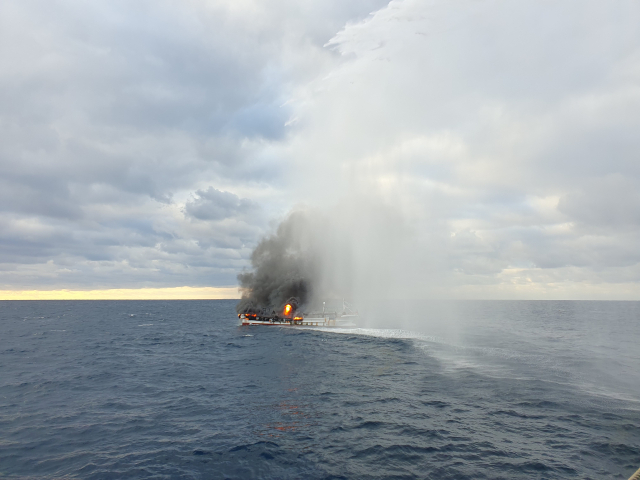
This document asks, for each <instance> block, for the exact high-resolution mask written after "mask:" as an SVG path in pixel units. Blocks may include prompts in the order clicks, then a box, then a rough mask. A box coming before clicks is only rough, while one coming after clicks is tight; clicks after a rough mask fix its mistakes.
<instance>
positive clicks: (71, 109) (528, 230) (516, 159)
mask: <svg viewBox="0 0 640 480" xmlns="http://www.w3.org/2000/svg"><path fill="white" fill-rule="evenodd" d="M370 12H374V13H373V14H372V15H369V13H370ZM639 21H640V7H638V5H637V3H636V2H633V1H630V0H624V1H621V2H615V3H603V2H598V1H591V0H586V1H580V2H578V1H573V0H565V1H561V2H554V3H545V4H541V3H539V2H536V1H528V0H527V1H522V2H509V1H506V0H498V1H479V2H476V1H473V2H471V1H468V2H467V1H465V2H461V3H460V2H458V3H451V2H445V1H440V0H433V1H429V2H423V1H418V0H402V1H392V2H390V3H388V2H387V1H378V0H366V1H365V0H353V1H348V2H345V1H338V0H330V1H325V2H319V1H310V2H298V1H294V0H282V1H279V2H271V3H269V4H268V5H267V4H265V3H264V2H259V1H255V0H237V1H233V2H230V1H221V0H215V1H204V0H188V1H185V2H176V1H172V0H161V1H154V2H151V1H142V2H136V3H131V2H122V1H115V2H113V1H109V2H107V1H96V2H91V3H86V2H78V1H74V0H72V1H51V2H46V4H43V3H42V2H35V1H31V0H26V1H23V2H5V3H3V4H2V5H0V286H3V287H2V288H4V289H7V290H14V289H15V288H17V287H20V286H23V287H25V288H27V287H28V288H39V286H43V285H44V286H51V287H52V288H53V287H56V288H75V287H77V286H79V285H80V286H82V287H83V288H90V287H91V288H96V289H103V288H113V287H121V286H123V285H129V286H161V287H173V286H177V285H194V286H198V285H230V284H233V283H234V282H235V277H236V274H237V272H238V271H240V270H241V269H242V268H243V267H246V266H247V265H248V264H249V263H248V262H249V256H250V253H251V250H252V248H253V247H254V246H255V245H256V244H257V243H258V241H259V239H260V238H262V237H263V236H264V235H265V234H266V233H268V232H270V231H272V230H273V229H274V228H275V227H274V224H273V223H271V224H270V223H269V222H270V221H272V220H274V219H275V220H276V222H275V223H277V220H278V219H282V218H284V216H285V213H286V212H287V211H289V210H290V209H291V207H292V206H294V205H296V204H299V203H304V204H307V205H310V206H311V207H315V208H318V209H321V210H323V211H324V212H325V213H326V214H327V215H329V216H335V217H336V218H337V219H338V220H337V221H339V222H342V223H343V224H341V226H340V229H339V230H340V231H347V230H348V229H347V228H346V227H347V226H348V224H349V222H351V223H352V224H353V225H354V228H357V229H359V231H360V232H361V234H362V238H366V239H368V240H367V241H361V242H360V243H359V244H358V243H353V244H351V245H349V246H348V248H347V250H349V249H351V250H352V251H353V252H354V254H353V255H354V260H353V261H354V262H355V264H356V265H360V266H361V267H362V268H360V267H358V271H357V272H347V273H345V275H346V276H347V277H349V278H350V279H354V278H356V279H357V278H376V279H378V280H377V284H376V285H377V286H376V287H375V288H374V289H373V290H375V292H377V293H376V294H378V293H380V292H382V291H383V290H384V288H385V286H386V287H388V288H389V289H390V291H391V290H394V289H395V291H398V290H402V289H411V291H412V292H413V293H412V294H415V295H419V294H422V293H424V292H433V293H434V295H435V294H437V295H440V294H445V293H446V294H451V295H454V294H456V293H457V294H461V295H462V294H464V295H472V294H473V295H478V296H481V295H486V296H492V295H493V296H495V294H496V292H501V293H500V294H503V295H507V296H518V295H525V296H526V295H529V294H527V293H523V292H525V291H528V292H536V293H535V295H538V296H544V294H545V293H544V292H548V293H549V295H552V294H553V295H555V294H556V293H557V292H560V291H564V292H573V293H571V294H572V295H575V292H577V291H579V288H578V286H579V285H588V286H589V288H587V287H585V289H584V291H589V292H591V293H590V295H591V294H593V291H594V290H593V289H595V288H600V289H601V291H603V292H604V291H608V292H611V291H612V290H611V288H610V285H611V284H612V283H615V282H626V283H625V284H626V285H631V284H633V282H636V281H638V277H637V269H638V262H640V259H639V258H638V254H637V248H636V247H635V245H637V243H638V240H639V237H640V226H639V218H640V217H639V213H638V212H639V211H640V210H639V208H640V207H639V206H638V205H639V200H638V196H637V194H636V192H637V191H638V187H639V186H640V162H638V156H637V152H638V151H640V144H639V142H640V140H639V137H638V135H637V131H639V130H640V113H639V112H640V90H639V89H638V86H637V85H638V81H639V80H640V33H639V31H638V29H637V25H638V22H639ZM389 225H393V226H394V228H396V229H397V230H398V231H400V232H402V234H401V235H387V233H388V232H389V231H390V228H389ZM343 227H344V229H343ZM385 251H386V252H390V253H388V254H386V255H385V254H384V253H383V252H385ZM406 252H410V254H409V253H406ZM380 256H384V257H385V261H384V262H382V264H381V267H380V268H379V269H375V268H373V267H371V268H369V269H368V268H365V267H366V266H367V265H371V262H370V261H369V260H370V259H371V258H374V257H380ZM338 263H342V262H338ZM336 268H337V267H336ZM354 268H355V267H354ZM389 278H402V279H403V281H402V282H400V283H402V285H400V284H395V285H391V284H390V283H389V282H387V280H386V279H389ZM527 279H528V280H527ZM405 280H406V281H405ZM349 281H351V280H349ZM353 282H356V280H353ZM385 282H387V283H385ZM562 282H565V284H566V285H571V287H567V288H564V289H563V287H562V286H561V285H562ZM363 284H364V285H367V286H370V284H371V282H363ZM514 285H515V286H517V288H516V287H514ZM598 285H600V287H597V286H598ZM372 288H373V287H372ZM527 289H529V290H527ZM627 291H631V290H627ZM421 292H422V293H421ZM532 295H533V294H532Z"/></svg>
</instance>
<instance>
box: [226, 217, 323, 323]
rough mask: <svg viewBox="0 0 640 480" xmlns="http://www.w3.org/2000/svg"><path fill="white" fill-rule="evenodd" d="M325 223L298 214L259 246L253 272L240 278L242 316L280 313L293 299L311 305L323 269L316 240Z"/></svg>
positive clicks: (241, 274) (238, 307) (288, 219)
mask: <svg viewBox="0 0 640 480" xmlns="http://www.w3.org/2000/svg"><path fill="white" fill-rule="evenodd" d="M321 221H322V217H321V216H320V215H318V214H314V213H311V212H310V211H302V210H299V211H295V212H293V213H291V214H290V215H289V216H288V217H287V218H286V219H285V220H284V221H283V222H282V223H281V224H280V225H279V226H278V229H277V231H276V233H275V234H274V235H271V236H269V237H266V238H264V239H263V240H262V241H261V242H260V243H259V244H258V246H257V247H256V248H255V250H254V251H253V253H252V254H251V266H252V268H253V270H252V271H249V272H242V273H240V274H239V275H238V281H239V283H240V288H241V291H242V298H241V300H240V302H239V303H238V305H237V306H236V310H237V311H238V313H240V312H250V311H253V312H258V311H265V310H266V311H269V312H270V311H271V310H274V309H276V310H279V309H280V308H281V307H282V305H284V303H285V302H286V301H287V300H288V299H289V298H291V297H296V298H297V299H298V301H299V305H300V306H304V305H306V304H308V303H309V301H310V300H311V298H312V297H313V295H314V293H316V292H317V290H318V279H319V278H320V272H321V269H322V268H321V261H322V258H321V257H322V255H321V254H320V249H319V248H318V247H319V245H318V237H317V236H316V235H318V234H319V232H320V231H321V230H322V228H321V225H320V223H321Z"/></svg>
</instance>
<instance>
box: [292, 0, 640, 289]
mask: <svg viewBox="0 0 640 480" xmlns="http://www.w3.org/2000/svg"><path fill="white" fill-rule="evenodd" d="M639 19H640V8H638V5H637V4H636V3H634V2H621V3H618V4H615V5H612V4H606V5H605V4H602V3H600V2H590V1H587V2H581V3H577V2H572V1H565V2H557V3H554V4H553V5H551V4H544V5H543V4H540V3H539V2H529V1H526V2H518V3H513V2H507V1H498V2H463V3H462V4H460V3H457V4H452V3H450V2H440V1H434V2H421V1H414V0H404V1H393V2H391V3H390V4H389V6H388V7H386V8H383V9H381V10H379V11H377V12H376V13H375V14H374V15H372V16H371V17H370V18H368V19H366V20H363V21H361V22H359V23H357V24H353V25H350V26H347V27H345V28H344V29H343V30H342V31H340V32H339V33H338V34H337V35H336V36H335V37H334V38H333V39H331V40H330V41H329V42H328V44H327V45H328V47H330V48H333V49H334V50H335V51H336V52H338V53H340V54H341V55H342V56H343V58H344V59H345V61H344V62H343V63H342V64H341V65H340V66H339V67H337V68H335V69H334V70H333V71H332V72H331V75H328V76H325V77H324V78H322V79H318V80H317V81H315V82H313V83H311V84H309V85H308V86H307V87H306V88H305V89H302V90H300V92H299V99H298V102H297V103H296V109H295V110H294V116H295V117H296V118H297V119H298V122H297V123H296V125H295V139H294V140H293V141H292V142H291V144H292V153H291V155H292V157H293V158H295V159H299V161H298V163H297V168H298V169H299V172H300V175H299V178H300V179H301V182H300V184H299V192H298V195H299V196H302V195H306V196H307V197H313V198H314V201H315V202H317V203H319V204H330V203H331V202H332V199H333V198H336V197H338V196H340V195H341V192H347V191H348V192H357V194H358V195H362V196H370V197H375V198H378V199H383V200H384V201H385V202H387V204H389V205H392V206H393V207H394V208H395V209H396V210H397V211H398V212H401V214H402V216H403V218H404V221H405V222H406V223H407V224H408V225H411V228H412V231H413V234H412V235H414V237H415V240H414V242H415V244H416V245H421V246H422V248H423V249H424V250H427V251H431V254H430V255H431V257H433V258H438V257H440V258H444V259H446V262H444V263H441V264H440V265H439V266H438V268H439V269H440V270H439V272H438V275H439V277H440V278H441V280H442V284H443V285H446V287H445V288H444V289H438V288H435V287H433V285H429V284H425V285H424V289H423V290H424V294H425V295H429V292H432V291H435V292H438V294H442V293H444V294H451V292H462V291H465V290H464V288H465V285H480V284H481V285H483V287H482V289H480V288H475V290H474V291H475V292H476V294H480V292H482V291H484V292H485V293H486V294H487V295H491V294H492V292H495V291H501V292H507V291H508V292H510V293H509V295H522V292H523V291H524V289H525V287H526V285H529V284H528V283H527V284H526V285H525V284H523V286H522V289H521V290H520V291H519V292H517V291H515V290H513V289H511V290H509V289H504V288H502V287H503V286H504V285H505V284H510V283H511V282H512V281H514V282H515V281H516V279H517V278H520V277H522V275H527V273H526V272H531V275H530V277H531V278H532V279H534V278H535V279H537V281H539V282H541V283H536V281H533V282H532V283H531V284H530V288H531V290H530V291H534V290H535V291H536V292H537V295H544V293H541V292H544V291H545V288H547V287H545V285H546V284H545V282H547V285H550V284H551V283H554V284H557V283H558V281H559V280H558V278H560V277H562V276H563V275H566V277H564V278H562V281H565V282H572V281H585V282H586V281H588V282H593V283H594V284H595V283H600V284H602V283H608V282H612V281H616V280H615V278H616V276H615V275H611V274H610V272H612V271H613V270H611V269H612V268H615V269H617V270H616V271H617V272H618V274H619V275H620V281H622V278H627V279H629V278H636V277H635V274H630V275H622V274H621V273H620V272H621V270H620V269H625V268H626V269H628V270H629V272H632V271H635V269H636V268H637V265H638V262H640V258H639V257H638V255H637V253H636V252H637V248H636V247H635V245H637V240H638V235H639V234H640V223H639V222H638V216H637V204H638V199H637V195H636V193H635V192H636V191H637V186H638V180H639V179H640V170H639V168H640V167H639V166H640V163H639V162H638V157H637V152H638V150H639V147H640V144H639V143H638V142H639V137H638V136H637V135H636V134H635V133H634V132H636V131H637V130H638V129H639V128H640V113H639V112H640V96H639V92H640V91H639V90H638V88H637V81H638V78H639V77H638V75H639V73H640V70H639V69H638V65H640V63H639V59H640V34H639V33H638V30H637V28H636V22H637V21H638V20H639ZM319 185H320V186H322V187H321V188H318V186H319ZM361 234H362V236H363V240H362V241H363V242H364V243H366V241H367V240H366V238H368V236H369V235H368V234H367V232H361ZM395 248H396V249H399V248H402V247H400V246H396V247H395ZM414 258H415V262H414V265H413V267H411V269H410V271H411V272H414V273H415V272H419V271H420V270H424V269H426V268H431V267H432V265H430V264H429V258H428V256H424V255H423V256H422V258H418V257H417V256H416V257H414ZM523 272H524V273H523ZM554 272H555V273H554ZM551 278H554V279H555V280H553V281H551V280H550V279H551ZM545 279H546V280H545ZM578 279H580V280H578ZM586 279H588V280H586ZM534 287H535V288H534ZM492 289H493V290H492ZM574 292H575V291H574ZM574 294H575V293H574Z"/></svg>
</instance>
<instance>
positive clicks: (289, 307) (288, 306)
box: [284, 303, 291, 315]
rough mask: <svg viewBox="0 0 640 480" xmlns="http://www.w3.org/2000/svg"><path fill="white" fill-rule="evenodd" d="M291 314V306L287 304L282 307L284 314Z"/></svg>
mask: <svg viewBox="0 0 640 480" xmlns="http://www.w3.org/2000/svg"><path fill="white" fill-rule="evenodd" d="M290 313H291V305H289V304H288V303H287V304H286V305H285V306H284V314H285V315H289V314H290Z"/></svg>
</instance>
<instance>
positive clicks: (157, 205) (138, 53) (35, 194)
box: [0, 0, 384, 288]
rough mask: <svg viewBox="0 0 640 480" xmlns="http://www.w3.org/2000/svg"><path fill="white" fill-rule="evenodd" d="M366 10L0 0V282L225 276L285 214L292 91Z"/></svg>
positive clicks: (322, 65)
mask: <svg viewBox="0 0 640 480" xmlns="http://www.w3.org/2000/svg"><path fill="white" fill-rule="evenodd" d="M382 5H384V2H380V1H375V0H367V1H357V2H352V3H349V4H348V5H343V2H338V1H332V2H311V3H309V4H308V5H307V4H305V5H299V3H298V2H293V1H285V2H281V3H278V4H273V5H270V6H269V7H267V6H266V5H265V4H263V3H262V2H254V1H241V2H236V1H234V2H227V1H197V0H190V1H187V2H175V1H171V0H162V1H160V2H155V1H153V2H152V1H143V2H137V3H135V4H132V3H130V2H122V1H116V2H111V1H97V2H93V3H91V4H86V3H83V2H77V1H73V0H72V1H56V0H54V1H51V2H47V3H46V4H42V3H41V2H34V1H30V0H27V1H25V2H20V3H3V4H2V5H1V6H0V23H1V26H0V224H2V225H3V227H4V228H3V229H2V232H0V248H1V252H2V253H1V254H0V257H1V259H0V262H1V265H0V272H2V273H0V284H2V285H5V286H6V287H7V288H14V287H20V286H24V287H33V288H37V287H39V286H42V285H44V286H48V285H58V286H59V287H74V286H82V287H83V288H87V287H91V286H94V287H97V288H108V287H119V286H121V285H125V284H126V285H134V286H135V285H138V284H140V283H143V284H145V285H154V286H175V285H211V284H213V285H229V284H233V283H234V282H235V276H236V273H237V271H238V270H239V269H240V268H241V267H242V266H243V265H246V263H247V261H248V255H249V252H250V248H249V246H250V245H252V244H255V243H256V242H257V241H258V239H259V237H260V235H261V234H262V233H263V232H264V229H265V227H266V222H267V219H266V218H262V217H266V216H268V215H274V214H275V215H277V214H278V213H279V212H280V211H281V210H282V209H286V208H288V207H285V206H283V205H286V204H287V201H286V200H283V195H282V191H281V185H279V182H282V181H283V175H282V172H283V171H285V170H286V168H287V166H286V165H285V164H283V162H282V161H280V160H279V159H277V158H274V156H273V155H272V154H271V153H270V148H271V146H272V145H273V144H274V143H278V142H283V141H284V140H285V137H286V129H285V126H284V124H285V123H286V122H287V120H288V119H289V116H290V113H291V112H290V107H289V106H288V105H287V100H288V98H289V96H290V93H291V89H292V88H293V85H294V84H296V83H298V82H301V81H302V82H304V81H306V80H308V79H310V78H314V77H315V76H316V75H318V74H319V72H321V71H323V70H326V69H327V68H329V67H330V66H331V65H332V64H334V63H335V62H336V61H337V59H338V58H337V56H336V55H335V54H334V53H332V52H330V51H328V50H326V49H324V48H323V47H322V45H323V44H324V43H326V41H328V39H330V38H331V36H332V35H333V34H334V33H335V32H336V31H338V30H339V29H340V28H341V27H342V26H343V25H344V24H345V23H346V22H347V21H349V20H351V19H353V20H358V19H360V18H362V17H364V16H366V15H367V14H368V13H369V12H370V11H372V10H375V9H376V8H378V7H380V6H382ZM274 186H275V188H274ZM216 189H217V190H216ZM240 191H243V192H245V193H244V194H242V195H241V196H242V199H241V200H237V201H236V200H235V199H236V198H239V197H234V195H236V194H238V193H239V192H240ZM216 192H219V193H216ZM256 201H260V202H261V203H262V204H263V205H265V208H264V209H263V212H262V214H260V213H259V212H258V211H257V210H255V209H254V210H252V208H253V207H252V205H254V203H255V202H256ZM234 202H235V203H234ZM250 210H251V212H253V213H251V212H250ZM185 215H186V216H185ZM252 215H253V216H252Z"/></svg>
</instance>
